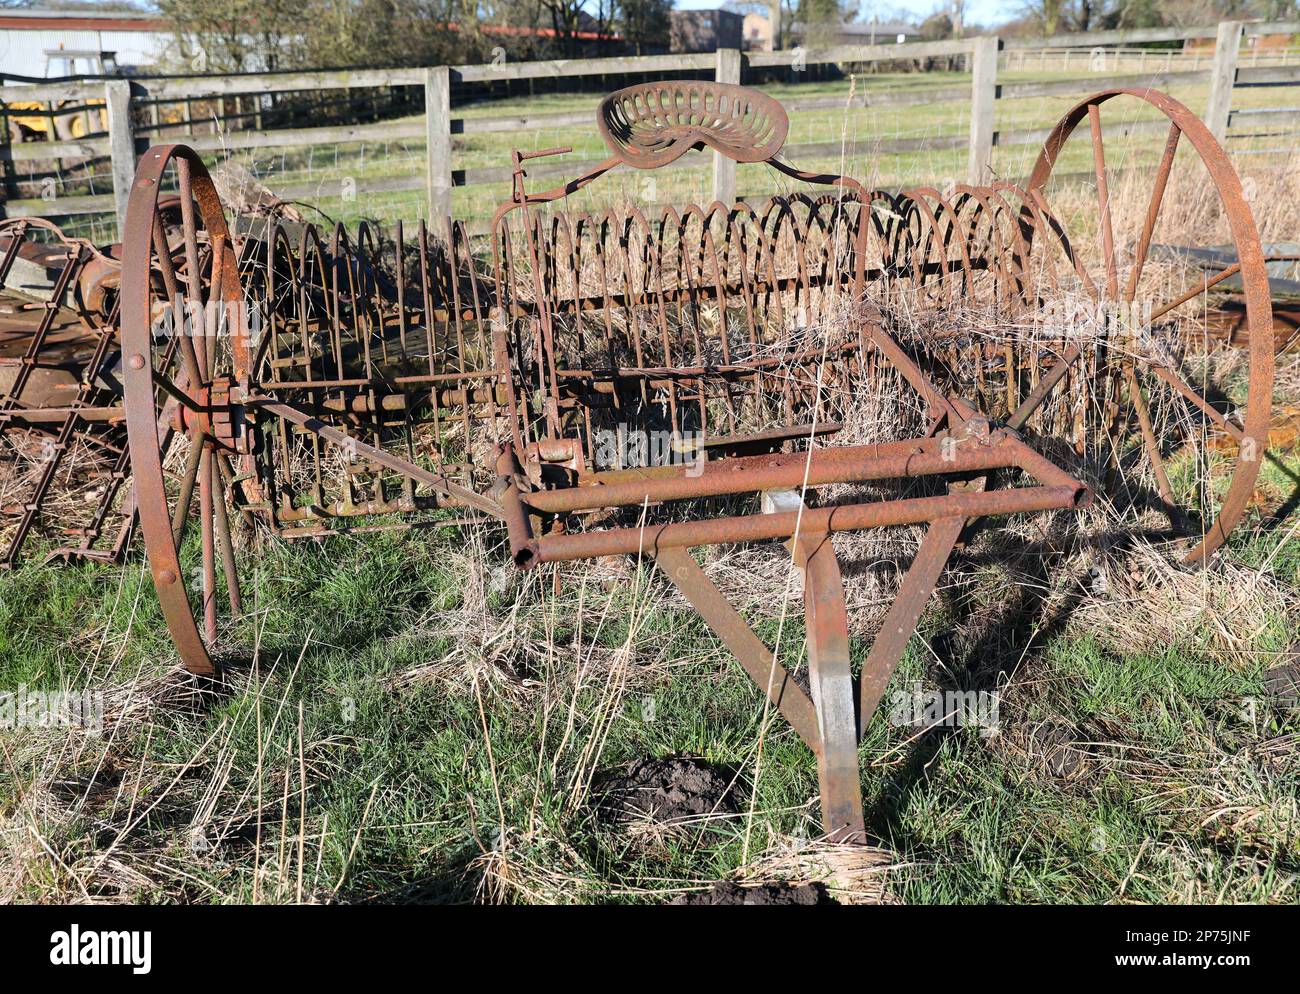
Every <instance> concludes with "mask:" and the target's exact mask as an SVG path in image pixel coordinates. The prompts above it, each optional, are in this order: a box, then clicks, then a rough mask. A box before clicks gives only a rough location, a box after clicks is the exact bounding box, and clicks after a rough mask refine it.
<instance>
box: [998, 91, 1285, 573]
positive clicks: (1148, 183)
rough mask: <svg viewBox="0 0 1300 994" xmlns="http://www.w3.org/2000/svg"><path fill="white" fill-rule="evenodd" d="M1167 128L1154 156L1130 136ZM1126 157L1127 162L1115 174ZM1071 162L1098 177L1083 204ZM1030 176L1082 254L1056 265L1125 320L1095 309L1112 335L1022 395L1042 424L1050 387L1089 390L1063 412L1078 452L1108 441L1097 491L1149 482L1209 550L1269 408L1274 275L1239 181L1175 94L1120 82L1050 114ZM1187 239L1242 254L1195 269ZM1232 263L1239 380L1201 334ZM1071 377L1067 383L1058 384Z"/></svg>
mask: <svg viewBox="0 0 1300 994" xmlns="http://www.w3.org/2000/svg"><path fill="white" fill-rule="evenodd" d="M1130 133H1141V139H1140V141H1137V142H1135V143H1130V144H1129V145H1123V146H1122V145H1121V144H1120V139H1122V138H1123V137H1125V136H1126V135H1127V134H1130ZM1158 133H1163V134H1164V142H1163V146H1162V151H1161V153H1160V155H1159V159H1158V160H1157V161H1156V162H1154V163H1146V162H1142V163H1137V162H1133V163H1130V162H1129V161H1128V160H1129V159H1130V158H1133V157H1135V153H1134V151H1133V149H1134V147H1142V146H1147V145H1148V144H1149V139H1148V135H1151V134H1158ZM1116 165H1121V166H1123V165H1130V166H1131V167H1132V168H1130V169H1129V170H1128V171H1126V172H1125V173H1124V174H1123V175H1121V174H1120V173H1118V172H1117V170H1116V168H1115V167H1116ZM1067 173H1072V174H1073V175H1074V176H1078V174H1079V173H1086V174H1090V175H1091V177H1092V179H1091V182H1092V184H1094V188H1093V190H1092V191H1088V192H1086V193H1084V194H1083V198H1082V202H1081V203H1080V202H1078V201H1079V187H1078V184H1077V182H1076V185H1075V190H1076V193H1075V202H1071V200H1070V193H1069V190H1068V183H1067V182H1066V178H1065V175H1064V174H1067ZM1054 174H1056V175H1057V176H1059V177H1060V179H1059V180H1054ZM1028 190H1029V193H1030V195H1031V196H1032V197H1034V198H1035V199H1036V200H1037V201H1038V203H1039V204H1050V205H1051V209H1052V210H1053V211H1054V212H1055V213H1056V214H1057V215H1058V217H1060V218H1061V220H1062V221H1063V223H1064V227H1065V230H1067V231H1068V232H1069V233H1070V242H1071V244H1070V247H1069V248H1068V249H1066V252H1070V251H1072V252H1073V254H1074V258H1073V259H1071V260H1069V261H1068V262H1065V263H1064V264H1063V265H1062V266H1061V267H1060V268H1061V271H1063V272H1068V271H1070V270H1071V269H1075V270H1076V271H1078V273H1079V276H1080V277H1081V282H1082V284H1083V289H1082V293H1083V294H1085V295H1087V296H1090V297H1091V298H1093V300H1094V301H1096V302H1100V303H1102V304H1104V305H1109V306H1110V307H1111V308H1112V310H1113V312H1114V313H1116V314H1118V315H1120V316H1121V321H1120V325H1121V327H1120V329H1119V331H1118V332H1116V331H1115V326H1114V325H1113V324H1112V325H1108V324H1107V322H1101V326H1103V327H1106V326H1108V327H1110V329H1111V330H1109V331H1106V332H1104V335H1105V339H1106V340H1105V342H1104V343H1102V344H1104V346H1105V347H1104V348H1100V349H1096V350H1091V349H1089V348H1088V347H1087V345H1086V344H1085V345H1084V346H1083V347H1082V348H1081V347H1080V344H1079V342H1078V341H1076V342H1075V343H1072V344H1071V343H1066V345H1065V347H1064V348H1063V349H1062V352H1061V357H1062V360H1063V361H1062V362H1060V363H1058V364H1057V366H1056V367H1054V368H1053V369H1052V370H1051V371H1050V372H1049V373H1048V374H1047V375H1045V376H1044V377H1043V378H1042V380H1041V381H1040V382H1039V383H1037V384H1035V387H1036V388H1037V389H1035V390H1034V391H1032V392H1031V394H1030V397H1029V398H1028V400H1029V401H1035V400H1036V404H1034V405H1033V407H1034V409H1033V410H1029V411H1023V410H1022V412H1021V413H1022V414H1023V415H1024V417H1025V420H1026V421H1028V422H1029V424H1030V425H1031V427H1034V426H1035V425H1038V426H1040V427H1041V419H1042V418H1043V417H1044V416H1045V408H1046V405H1047V401H1048V399H1049V398H1050V397H1051V394H1052V391H1053V389H1055V390H1056V391H1062V390H1067V391H1072V392H1073V393H1074V395H1075V397H1076V398H1078V397H1080V396H1082V400H1081V401H1080V400H1078V399H1076V400H1075V402H1074V403H1075V404H1076V405H1077V404H1080V403H1081V404H1082V406H1083V410H1082V411H1080V410H1079V409H1078V408H1077V407H1076V409H1075V410H1073V411H1069V412H1066V413H1065V417H1066V418H1069V419H1071V420H1073V421H1074V426H1073V428H1072V429H1071V430H1069V431H1068V432H1066V434H1068V435H1070V436H1072V440H1073V441H1074V443H1075V445H1076V447H1077V448H1079V449H1080V451H1082V450H1083V449H1084V448H1085V443H1086V445H1088V446H1092V447H1093V449H1094V451H1095V452H1096V453H1097V454H1098V456H1099V459H1098V461H1099V462H1100V463H1101V464H1102V465H1103V466H1104V469H1103V470H1101V471H1100V473H1099V475H1100V476H1101V477H1102V479H1101V480H1100V481H1099V483H1100V485H1101V488H1102V490H1103V492H1105V493H1107V494H1109V495H1110V496H1111V498H1112V499H1113V500H1115V502H1116V505H1117V506H1118V505H1119V504H1120V502H1121V501H1125V500H1128V501H1130V502H1131V501H1132V500H1133V498H1134V496H1135V494H1138V493H1139V492H1145V493H1146V494H1147V495H1148V497H1149V498H1150V499H1149V500H1148V503H1149V504H1150V505H1152V506H1155V507H1157V508H1159V509H1160V510H1162V511H1163V512H1164V514H1165V516H1166V517H1167V519H1168V520H1169V522H1170V524H1171V525H1172V526H1173V528H1174V531H1175V532H1176V533H1178V534H1180V535H1182V536H1184V537H1185V538H1188V539H1190V540H1191V543H1193V544H1194V547H1193V548H1191V549H1190V551H1188V552H1187V553H1186V555H1185V557H1184V559H1185V561H1186V562H1188V563H1196V564H1203V563H1205V562H1207V561H1208V560H1209V557H1210V556H1211V555H1212V554H1213V553H1214V552H1215V551H1216V550H1217V549H1218V548H1220V547H1221V546H1222V545H1223V543H1224V542H1225V541H1226V540H1227V538H1228V535H1229V533H1230V532H1231V531H1232V529H1233V528H1234V527H1235V526H1236V525H1237V524H1238V523H1239V522H1240V521H1241V519H1242V517H1243V515H1244V514H1245V511H1246V508H1247V505H1248V503H1249V501H1250V498H1251V495H1252V493H1253V489H1254V485H1255V479H1256V476H1257V475H1258V473H1259V468H1260V462H1261V460H1262V459H1263V457H1264V450H1265V447H1266V445H1267V440H1268V427H1269V418H1270V412H1271V408H1272V388H1273V337H1272V324H1273V320H1272V309H1271V303H1270V299H1269V290H1268V279H1267V275H1266V271H1265V267H1264V257H1263V252H1262V249H1261V247H1260V242H1259V234H1258V232H1257V230H1256V227H1255V222H1254V219H1253V218H1252V216H1251V212H1250V207H1249V206H1248V204H1247V202H1246V199H1245V197H1244V196H1243V193H1242V185H1241V181H1240V180H1239V178H1238V176H1237V174H1236V172H1235V170H1234V169H1233V167H1232V164H1231V162H1230V161H1229V160H1228V157H1227V155H1226V154H1225V152H1224V150H1223V148H1222V147H1221V146H1220V145H1219V143H1218V142H1217V141H1215V139H1214V137H1213V136H1212V135H1211V134H1210V132H1209V130H1208V129H1207V128H1206V127H1205V125H1204V124H1202V123H1201V121H1200V120H1199V119H1198V118H1197V117H1196V116H1195V115H1194V114H1193V113H1192V112H1191V111H1190V110H1188V109H1187V108H1186V107H1185V106H1183V105H1182V104H1181V103H1179V102H1178V101H1177V100H1174V99H1172V98H1170V97H1168V96H1166V95H1164V94H1161V93H1156V92H1152V91H1149V90H1110V91H1105V92H1102V93H1098V94H1095V95H1094V96H1092V97H1089V98H1088V99H1087V100H1085V101H1083V102H1082V103H1080V104H1079V105H1077V106H1076V107H1075V108H1074V109H1073V110H1071V111H1070V113H1069V114H1067V115H1066V116H1065V117H1064V118H1063V119H1062V120H1061V122H1060V123H1059V124H1058V125H1057V126H1056V128H1055V129H1054V130H1053V131H1052V133H1051V135H1050V136H1049V137H1048V139H1047V142H1046V143H1045V145H1044V148H1043V151H1042V153H1041V154H1040V156H1039V158H1038V161H1037V163H1036V164H1035V166H1034V170H1033V173H1032V175H1031V177H1030V180H1029V183H1028ZM1180 226H1181V229H1180ZM1189 240H1192V241H1194V242H1195V244H1194V245H1193V246H1191V247H1192V248H1211V247H1216V248H1217V249H1218V250H1219V251H1220V252H1222V251H1223V246H1225V245H1226V246H1228V247H1229V249H1230V250H1231V251H1232V252H1235V255H1236V259H1237V262H1236V263H1235V264H1233V265H1231V266H1228V267H1227V268H1225V269H1223V270H1221V271H1219V272H1214V273H1205V272H1201V271H1199V270H1197V269H1195V267H1194V265H1193V264H1192V263H1191V262H1190V261H1189V260H1190V259H1191V258H1192V256H1191V255H1190V254H1189V253H1187V252H1185V251H1184V247H1185V246H1187V242H1188V241H1189ZM1164 243H1176V244H1177V246H1178V247H1177V248H1175V246H1174V245H1172V244H1164ZM1039 249H1040V246H1039V245H1035V250H1036V252H1035V254H1037V250H1039ZM1233 276H1235V277H1236V278H1237V279H1238V280H1239V281H1240V285H1241V289H1242V291H1243V296H1244V303H1245V308H1246V325H1247V328H1248V330H1249V337H1250V341H1249V354H1248V362H1246V363H1237V364H1236V365H1237V366H1238V367H1240V366H1243V365H1244V366H1245V367H1246V368H1245V369H1239V370H1238V373H1239V374H1240V373H1244V374H1246V375H1245V380H1246V382H1245V383H1244V384H1242V383H1240V376H1238V380H1237V382H1236V383H1235V384H1230V383H1228V382H1227V379H1226V378H1225V379H1224V382H1216V380H1217V379H1218V377H1216V375H1215V370H1214V360H1216V359H1219V360H1222V359H1224V358H1225V355H1224V353H1222V352H1221V351H1220V352H1218V354H1217V355H1216V354H1215V349H1214V348H1213V347H1209V348H1207V347H1206V346H1205V344H1204V343H1205V342H1207V341H1208V339H1207V336H1206V334H1205V328H1206V308H1207V301H1208V299H1209V297H1210V296H1211V295H1214V294H1215V293H1216V292H1217V291H1215V289H1214V288H1215V287H1216V286H1218V285H1219V284H1220V283H1221V282H1222V281H1224V280H1227V279H1228V278H1229V277H1233ZM1198 342H1199V343H1201V344H1199V345H1198V344H1197V343H1198ZM1090 355H1091V356H1093V358H1090ZM1227 365H1228V367H1229V374H1231V372H1232V368H1231V367H1232V363H1231V361H1229V362H1228V363H1227ZM1063 380H1064V381H1066V383H1067V384H1068V387H1060V386H1055V384H1057V383H1060V382H1061V381H1063ZM1232 396H1235V398H1236V400H1237V401H1238V402H1237V403H1236V404H1235V405H1234V404H1232V403H1231V397H1232ZM1039 407H1043V408H1044V410H1038V409H1037V408H1039ZM1031 417H1032V418H1033V419H1034V420H1030V419H1031ZM1057 417H1058V428H1059V427H1060V419H1061V415H1060V414H1059V413H1058V415H1057ZM1014 421H1015V419H1014V418H1013V423H1014ZM1015 426H1016V427H1020V425H1018V424H1017V425H1015ZM1088 433H1091V437H1090V438H1088V439H1085V438H1083V437H1082V436H1084V435H1085V434H1088Z"/></svg>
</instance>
